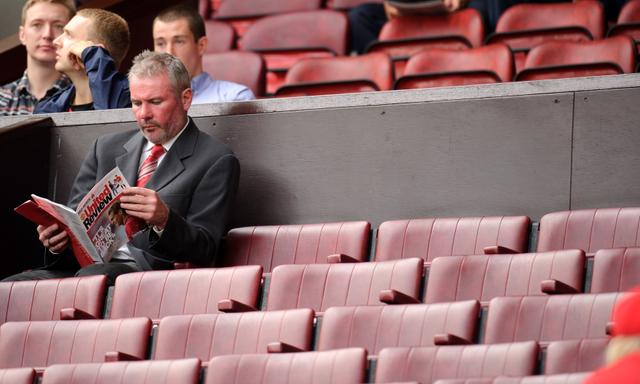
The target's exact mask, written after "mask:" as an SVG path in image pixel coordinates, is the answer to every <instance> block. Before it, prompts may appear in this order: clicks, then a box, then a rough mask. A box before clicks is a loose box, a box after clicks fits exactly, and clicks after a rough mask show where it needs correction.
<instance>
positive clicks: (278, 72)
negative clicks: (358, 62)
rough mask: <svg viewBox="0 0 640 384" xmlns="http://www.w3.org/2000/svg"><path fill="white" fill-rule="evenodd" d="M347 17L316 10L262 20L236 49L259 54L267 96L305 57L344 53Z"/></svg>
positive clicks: (243, 38)
mask: <svg viewBox="0 0 640 384" xmlns="http://www.w3.org/2000/svg"><path fill="white" fill-rule="evenodd" d="M347 29H348V20H347V16H346V15H344V14H343V13H341V12H337V11H330V10H319V11H309V12H296V13H288V14H282V15H276V16H269V17H265V18H263V19H261V20H259V21H257V22H256V23H255V24H254V25H252V26H251V28H250V29H249V30H247V32H246V34H245V35H244V36H243V37H242V38H241V39H240V41H239V43H238V45H239V46H240V49H243V50H245V51H254V52H257V53H260V54H261V55H262V56H263V57H264V59H265V61H266V63H267V70H268V73H267V93H269V94H272V93H274V92H275V91H276V90H277V89H278V88H279V87H280V86H281V85H282V83H283V82H284V78H285V75H286V73H287V70H288V69H289V68H291V66H293V64H294V63H296V62H297V61H298V60H300V59H302V58H307V57H331V56H336V55H344V54H346V52H347Z"/></svg>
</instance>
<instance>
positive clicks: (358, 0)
mask: <svg viewBox="0 0 640 384" xmlns="http://www.w3.org/2000/svg"><path fill="white" fill-rule="evenodd" d="M365 3H380V4H382V0H327V8H331V9H337V10H341V11H342V10H347V9H351V8H355V7H357V6H358V5H360V4H365Z"/></svg>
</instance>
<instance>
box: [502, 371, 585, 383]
mask: <svg viewBox="0 0 640 384" xmlns="http://www.w3.org/2000/svg"><path fill="white" fill-rule="evenodd" d="M590 375H591V372H582V373H566V374H560V375H536V376H526V377H498V378H496V379H495V380H493V382H492V384H558V383H562V384H582V383H584V381H585V380H586V379H587V377H589V376H590Z"/></svg>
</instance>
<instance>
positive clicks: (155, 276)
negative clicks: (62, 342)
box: [110, 265, 262, 320]
mask: <svg viewBox="0 0 640 384" xmlns="http://www.w3.org/2000/svg"><path fill="white" fill-rule="evenodd" d="M261 278H262V267H260V266H257V265H253V266H246V267H232V268H218V269H214V268H198V269H181V270H173V271H147V272H138V273H127V274H124V275H120V276H118V278H117V279H116V285H115V290H114V294H113V302H112V304H111V314H110V316H111V318H112V319H120V318H127V317H140V316H144V317H148V318H150V319H154V320H158V319H161V318H163V317H166V316H171V315H186V314H199V313H219V312H224V311H234V310H235V311H247V310H252V309H253V310H256V309H257V308H256V307H257V306H258V298H259V295H260V279H261Z"/></svg>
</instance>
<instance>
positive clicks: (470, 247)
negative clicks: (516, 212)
mask: <svg viewBox="0 0 640 384" xmlns="http://www.w3.org/2000/svg"><path fill="white" fill-rule="evenodd" d="M529 224H530V220H529V218H528V217H526V216H495V217H457V218H426V219H410V220H393V221H386V222H383V223H382V224H380V227H379V228H378V237H377V243H376V253H375V261H385V260H397V259H405V258H410V257H420V258H422V259H423V260H424V261H425V262H426V263H429V264H430V263H431V262H432V261H433V259H434V258H436V257H438V256H450V255H451V256H454V255H478V254H483V253H523V252H526V251H527V242H528V236H529Z"/></svg>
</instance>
